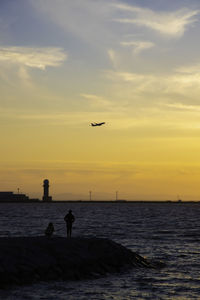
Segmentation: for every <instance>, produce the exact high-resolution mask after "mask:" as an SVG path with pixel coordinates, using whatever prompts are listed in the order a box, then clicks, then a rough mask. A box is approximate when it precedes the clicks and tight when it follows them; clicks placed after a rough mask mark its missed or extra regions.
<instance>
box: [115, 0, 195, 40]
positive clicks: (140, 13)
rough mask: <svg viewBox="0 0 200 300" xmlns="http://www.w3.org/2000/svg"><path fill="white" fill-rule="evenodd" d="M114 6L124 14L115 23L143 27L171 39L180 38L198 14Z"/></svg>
mask: <svg viewBox="0 0 200 300" xmlns="http://www.w3.org/2000/svg"><path fill="white" fill-rule="evenodd" d="M114 6H115V8H116V9H119V10H120V11H125V12H126V15H125V16H124V17H122V18H117V19H116V21H117V22H120V23H129V24H135V25H137V26H144V27H147V28H149V29H152V30H154V31H157V32H159V33H160V34H162V35H167V36H172V37H180V36H182V35H183V34H184V32H185V30H186V29H187V27H188V26H189V25H191V24H192V23H194V22H195V21H196V18H195V16H197V15H198V14H199V10H190V9H186V8H184V9H180V10H177V11H173V12H160V11H159V12H155V11H153V10H150V9H147V8H142V7H137V6H130V5H126V4H120V3H119V4H115V5H114Z"/></svg>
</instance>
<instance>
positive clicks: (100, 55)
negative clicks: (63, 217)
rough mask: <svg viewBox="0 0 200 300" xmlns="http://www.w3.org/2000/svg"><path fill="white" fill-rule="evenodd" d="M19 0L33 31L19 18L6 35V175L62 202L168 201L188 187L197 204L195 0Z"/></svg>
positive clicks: (0, 58)
mask: <svg viewBox="0 0 200 300" xmlns="http://www.w3.org/2000/svg"><path fill="white" fill-rule="evenodd" d="M4 2H5V3H6V1H4ZM23 2H24V4H26V5H25V6H23V8H24V10H26V9H27V15H30V16H31V17H32V18H30V22H31V24H29V26H27V28H23V26H22V23H23V24H24V23H25V22H26V21H27V20H26V19H24V20H23V22H22V23H21V20H19V19H15V20H14V25H15V26H13V23H12V26H11V25H9V22H8V28H7V31H5V32H3V31H4V30H5V28H2V29H1V30H2V32H3V33H4V37H6V36H8V38H7V39H5V40H3V39H2V36H1V37H0V45H1V46H0V66H1V68H0V76H1V79H2V80H1V82H0V87H1V94H2V97H1V99H0V101H1V102H0V114H1V118H0V119H1V120H0V122H1V125H2V126H0V132H1V139H2V146H1V148H0V157H1V158H2V165H4V162H3V161H7V162H9V163H10V166H11V168H10V169H9V168H6V167H5V173H4V172H3V173H1V170H0V174H2V177H3V178H6V179H7V180H8V181H7V182H9V180H10V178H12V182H13V187H16V186H19V184H20V185H24V186H25V187H28V189H27V190H26V192H27V193H31V192H33V191H35V189H37V188H38V184H40V183H39V182H42V179H43V178H46V177H47V178H49V179H50V181H51V182H52V188H53V186H56V188H57V187H58V186H59V188H57V189H58V190H57V192H56V193H57V194H59V193H63V195H64V194H65V193H66V192H69V193H76V192H77V194H79V195H81V194H82V195H83V194H84V195H85V194H88V190H93V191H94V193H98V192H99V191H103V192H105V194H104V195H103V198H104V199H108V198H106V197H107V196H106V193H107V194H108V193H112V192H111V190H114V191H115V190H118V189H119V190H120V194H121V192H123V191H127V193H128V195H127V199H138V198H145V199H155V198H156V199H161V198H162V199H164V198H165V197H166V195H168V196H169V198H170V197H172V196H173V195H176V194H177V193H179V191H180V190H181V191H183V193H186V192H187V185H188V184H189V185H190V186H191V187H192V189H191V191H192V193H193V195H194V196H195V195H196V197H197V193H196V191H195V184H196V182H198V181H199V178H198V177H199V167H198V170H197V171H196V173H195V172H194V173H192V172H193V170H195V166H197V165H198V166H200V159H199V152H200V142H199V115H200V108H199V96H200V84H199V83H200V71H199V69H200V68H199V66H200V64H199V51H198V50H199V48H200V43H199V41H198V35H197V31H198V26H199V22H197V18H198V14H199V10H198V9H195V8H194V7H198V3H197V0H191V2H192V4H190V2H189V0H186V1H184V3H185V4H186V3H187V8H186V7H185V8H183V7H182V6H181V1H177V0H174V1H173V5H172V4H171V3H172V2H170V1H160V4H161V2H162V11H158V10H156V9H155V5H154V4H153V5H152V3H153V1H148V0H143V1H141V2H140V1H129V0H123V1H122V0H121V1H117V0H110V1H107V0H101V1H97V0H84V1H81V0H74V1H64V0H63V1H60V0H37V1H35V0H27V1H26V0H21V1H20V3H23ZM136 2H137V3H138V6H136V4H135V3H136ZM13 3H14V2H13ZM126 3H127V4H126ZM128 3H131V5H130V4H128ZM140 3H141V4H140ZM5 5H6V4H5ZM0 7H1V4H0ZM147 7H149V8H147ZM173 7H178V9H176V10H173ZM6 12H8V16H6V17H8V20H9V17H10V18H11V17H12V11H10V8H9V7H8V10H7V11H6ZM9 13H10V15H9ZM22 18H23V15H22ZM0 19H1V9H0ZM14 27H15V28H16V30H15V28H14ZM38 28H41V31H38ZM147 29H148V30H147ZM189 29H190V32H189V33H190V35H189V34H186V33H187V31H188V30H189ZM19 33H20V34H19ZM32 33H33V34H32ZM52 33H53V34H52ZM57 33H58V34H57ZM155 33H157V34H155ZM14 36H15V39H14V38H13V37H14ZM27 37H28V38H27ZM170 38H173V40H172V39H170ZM2 41H3V42H2ZM16 41H17V45H18V46H16ZM194 41H195V43H194ZM25 43H26V46H24V45H25ZM5 45H13V46H5ZM32 45H35V47H33V46H32ZM38 45H40V47H39V46H38ZM41 45H42V46H41ZM49 45H56V46H57V47H56V46H55V47H53V46H52V47H49ZM65 49H67V51H65ZM196 49H197V50H196ZM68 53H70V59H69V60H68V64H64V62H65V61H66V60H67V59H68ZM194 62H196V63H194ZM61 65H62V68H60V69H59V66H61ZM38 70H39V71H38ZM40 70H42V71H44V72H40ZM20 80H21V81H20ZM21 82H22V84H19V83H21ZM33 83H34V84H33ZM26 86H28V87H30V86H32V89H30V88H28V89H26ZM98 121H105V122H106V124H105V126H102V127H98V128H91V126H89V125H90V123H91V122H98ZM13 149H15V151H13ZM45 160H46V163H45ZM57 160H59V161H60V163H58V164H55V165H54V162H56V161H57ZM65 161H67V163H64V162H65ZM12 162H13V163H12ZM186 162H187V163H186ZM20 166H23V167H22V168H21V169H22V170H21V173H20ZM15 168H16V170H15V173H14V175H12V176H11V175H10V173H13V172H12V170H14V169H15ZM181 170H186V171H187V170H189V171H188V172H181ZM183 173H184V174H183ZM4 174H6V177H4ZM188 174H189V175H188ZM191 174H193V175H192V176H193V177H192V176H191ZM20 176H21V181H20V183H19V181H18V179H19V178H20ZM38 178H39V179H38ZM2 182H3V181H2ZM55 182H56V184H55ZM4 183H5V180H4ZM32 183H33V185H32ZM1 184H2V183H1ZM9 184H10V182H9ZM9 184H8V183H7V185H3V184H2V188H1V189H2V190H3V189H5V188H11V187H10V186H9ZM54 184H55V185H54ZM133 186H134V188H133ZM169 187H170V190H169ZM177 189H179V191H177ZM144 190H145V193H143V191H144ZM70 195H71V194H70ZM53 197H54V194H53ZM64 197H66V196H63V198H62V199H66V198H64ZM70 197H71V196H70ZM122 197H125V198H126V196H122ZM55 198H57V199H59V197H56V195H55V197H54V199H55ZM73 199H77V198H76V197H75V196H74V198H73ZM78 199H79V198H78ZM101 199H102V198H101Z"/></svg>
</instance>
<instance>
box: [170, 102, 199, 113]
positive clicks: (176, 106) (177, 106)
mask: <svg viewBox="0 0 200 300" xmlns="http://www.w3.org/2000/svg"><path fill="white" fill-rule="evenodd" d="M165 106H167V107H169V108H173V109H177V110H183V111H185V110H187V111H192V112H198V113H199V112H200V105H186V104H183V103H168V104H165Z"/></svg>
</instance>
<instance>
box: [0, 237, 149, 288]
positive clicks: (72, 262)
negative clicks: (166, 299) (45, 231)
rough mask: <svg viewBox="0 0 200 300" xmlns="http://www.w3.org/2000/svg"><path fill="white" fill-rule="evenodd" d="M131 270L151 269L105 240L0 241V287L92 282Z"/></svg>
mask: <svg viewBox="0 0 200 300" xmlns="http://www.w3.org/2000/svg"><path fill="white" fill-rule="evenodd" d="M131 267H151V264H150V263H149V262H148V261H147V260H145V259H144V258H143V257H141V256H140V255H138V254H136V253H134V252H132V251H131V250H128V249H126V248H125V247H123V246H121V245H120V244H117V243H115V242H113V241H111V240H109V239H100V238H78V237H77V238H71V239H67V238H64V237H56V236H55V237H52V238H51V239H48V238H46V237H42V236H41V237H14V238H0V287H1V288H3V287H6V286H10V285H13V284H14V285H15V284H17V285H18V284H20V285H21V284H28V283H34V282H38V281H48V280H60V279H61V280H76V279H84V278H95V277H98V276H102V275H105V274H107V273H113V272H120V271H124V270H126V269H129V268H131Z"/></svg>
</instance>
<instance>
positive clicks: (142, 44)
mask: <svg viewBox="0 0 200 300" xmlns="http://www.w3.org/2000/svg"><path fill="white" fill-rule="evenodd" d="M120 44H121V45H122V46H124V47H132V48H133V53H134V54H139V53H140V52H142V51H144V50H147V49H150V48H152V47H154V46H155V44H154V43H152V42H148V41H130V42H121V43H120Z"/></svg>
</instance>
